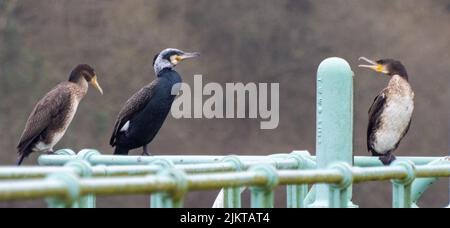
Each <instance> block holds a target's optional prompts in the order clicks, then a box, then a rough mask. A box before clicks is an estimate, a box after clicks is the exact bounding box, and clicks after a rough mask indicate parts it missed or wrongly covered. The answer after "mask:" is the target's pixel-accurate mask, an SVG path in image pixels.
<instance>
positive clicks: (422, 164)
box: [0, 58, 450, 208]
mask: <svg viewBox="0 0 450 228" xmlns="http://www.w3.org/2000/svg"><path fill="white" fill-rule="evenodd" d="M316 135H317V140H316V141H317V145H316V156H311V155H310V154H309V153H308V152H307V151H296V152H292V153H284V154H274V155H270V156H155V157H141V156H111V155H102V154H100V153H99V152H98V151H95V150H83V151H81V152H79V153H78V154H76V153H75V152H73V151H71V150H60V151H57V152H56V155H42V156H40V157H39V159H38V163H39V164H40V165H41V166H40V167H21V168H18V167H0V201H5V200H25V199H43V198H45V199H46V202H47V204H48V206H49V207H72V208H94V207H95V206H96V196H109V195H128V194H148V195H149V196H150V197H149V198H150V200H149V201H150V203H149V205H150V207H153V208H179V207H182V206H183V200H184V198H185V197H186V195H187V194H189V192H191V191H203V190H218V189H222V192H221V194H220V195H219V197H218V202H221V203H219V204H217V205H221V206H223V207H225V208H240V207H241V206H242V199H241V193H242V191H243V190H244V189H245V188H249V190H250V193H251V199H250V200H251V207H254V208H271V207H274V205H275V202H274V190H275V189H276V188H279V187H285V188H286V195H287V197H286V205H287V207H289V208H306V207H331V208H346V207H357V206H356V205H355V204H354V203H353V202H352V186H353V185H354V184H361V183H365V182H369V181H391V182H392V194H393V203H392V206H393V207H395V208H410V207H417V202H418V200H419V199H420V197H421V195H422V194H423V193H424V192H425V191H426V189H428V187H429V186H430V185H431V184H433V183H434V182H436V181H437V180H438V179H439V178H442V177H450V158H448V157H399V158H398V160H397V161H396V162H395V163H394V164H392V165H391V166H389V167H384V166H383V165H382V164H381V162H380V161H379V159H378V158H374V157H358V156H357V157H354V156H353V148H352V147H353V146H352V145H353V72H352V71H351V68H350V66H349V65H348V63H347V62H346V61H345V60H343V59H339V58H331V59H327V60H325V61H324V62H323V63H322V64H321V65H320V66H319V70H318V77H317V134H316Z"/></svg>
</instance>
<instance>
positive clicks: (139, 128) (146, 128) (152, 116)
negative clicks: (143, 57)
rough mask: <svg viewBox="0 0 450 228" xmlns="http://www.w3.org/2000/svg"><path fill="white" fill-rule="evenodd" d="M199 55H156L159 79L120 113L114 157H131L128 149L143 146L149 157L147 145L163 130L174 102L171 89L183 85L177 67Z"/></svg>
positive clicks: (176, 52)
mask: <svg viewBox="0 0 450 228" xmlns="http://www.w3.org/2000/svg"><path fill="white" fill-rule="evenodd" d="M198 56H199V54H198V53H186V52H183V51H181V50H178V49H172V48H169V49H165V50H163V51H162V52H161V53H159V54H158V55H156V56H155V58H154V59H153V68H154V71H155V75H156V79H155V80H154V81H153V82H151V83H150V84H148V85H147V86H145V87H144V88H142V89H141V90H139V91H138V92H137V93H136V94H134V95H133V96H132V97H131V98H130V99H129V100H128V101H127V102H126V103H125V105H124V106H123V108H122V110H121V111H120V112H119V115H118V117H117V121H116V124H115V126H114V131H113V133H112V136H111V140H110V145H111V146H113V147H116V148H115V151H114V154H116V155H128V152H129V150H133V149H136V148H139V147H142V148H143V155H149V153H148V150H147V145H148V144H149V143H150V142H152V140H153V139H154V138H155V136H156V134H157V133H158V131H159V130H160V129H161V127H162V125H163V123H164V121H165V119H166V117H167V115H168V114H169V111H170V109H171V106H172V103H173V101H174V99H175V95H174V94H173V92H172V89H173V88H174V86H176V85H180V83H181V82H182V79H181V76H180V75H179V74H178V73H177V72H176V71H175V70H174V68H175V66H176V65H177V64H178V63H180V62H181V61H183V60H185V59H190V58H195V57H198Z"/></svg>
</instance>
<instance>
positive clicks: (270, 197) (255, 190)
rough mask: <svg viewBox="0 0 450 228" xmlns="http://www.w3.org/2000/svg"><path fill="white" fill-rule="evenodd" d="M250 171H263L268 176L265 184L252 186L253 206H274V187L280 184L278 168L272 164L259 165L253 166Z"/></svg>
mask: <svg viewBox="0 0 450 228" xmlns="http://www.w3.org/2000/svg"><path fill="white" fill-rule="evenodd" d="M249 171H250V172H256V173H261V174H262V175H264V176H266V177H267V183H266V185H265V186H253V187H250V192H251V207H252V208H273V207H274V193H273V191H274V189H275V188H276V187H277V185H278V175H277V170H276V169H275V168H274V167H273V166H271V165H258V166H255V167H252V168H251V169H250V170H249Z"/></svg>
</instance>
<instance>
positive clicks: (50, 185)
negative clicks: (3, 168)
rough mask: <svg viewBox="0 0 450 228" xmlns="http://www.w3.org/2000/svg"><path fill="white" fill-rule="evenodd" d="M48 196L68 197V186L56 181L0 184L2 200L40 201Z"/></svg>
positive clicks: (0, 197)
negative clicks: (39, 199)
mask: <svg viewBox="0 0 450 228" xmlns="http://www.w3.org/2000/svg"><path fill="white" fill-rule="evenodd" d="M48 196H55V197H60V198H66V197H67V186H66V185H64V183H61V182H59V181H56V180H27V181H21V182H9V181H6V182H0V200H1V201H5V200H14V199H21V200H26V199H38V198H45V197H48Z"/></svg>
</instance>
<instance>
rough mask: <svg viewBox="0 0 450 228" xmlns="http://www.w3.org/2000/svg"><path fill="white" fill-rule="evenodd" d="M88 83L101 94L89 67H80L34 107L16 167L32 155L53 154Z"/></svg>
mask: <svg viewBox="0 0 450 228" xmlns="http://www.w3.org/2000/svg"><path fill="white" fill-rule="evenodd" d="M89 82H90V83H92V84H94V86H95V87H97V88H98V89H99V90H100V92H102V91H101V88H100V87H99V86H98V84H97V80H96V75H95V72H94V70H93V69H92V67H90V66H88V65H79V66H78V67H76V68H75V69H74V70H73V71H72V73H71V75H70V78H69V81H68V82H62V83H60V84H58V85H57V86H56V87H55V88H53V89H52V90H51V91H50V92H49V93H47V94H46V95H45V96H44V97H43V98H42V99H41V100H40V101H39V102H38V103H37V105H36V106H35V108H34V110H33V112H32V113H31V114H30V116H29V118H28V120H27V123H26V125H25V130H24V131H23V133H22V136H21V137H20V140H19V144H18V146H17V149H18V153H19V158H18V162H17V165H20V164H21V163H22V162H23V159H24V158H26V157H28V156H29V155H30V154H31V153H33V152H52V150H53V147H54V146H55V145H56V144H57V143H58V142H59V140H60V139H61V138H62V137H63V135H64V133H65V132H66V130H67V128H68V127H69V125H70V123H71V122H72V119H73V117H74V116H75V113H76V111H77V108H78V104H79V102H80V101H81V100H82V99H83V97H84V96H85V95H86V93H87V90H88V83H89Z"/></svg>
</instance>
